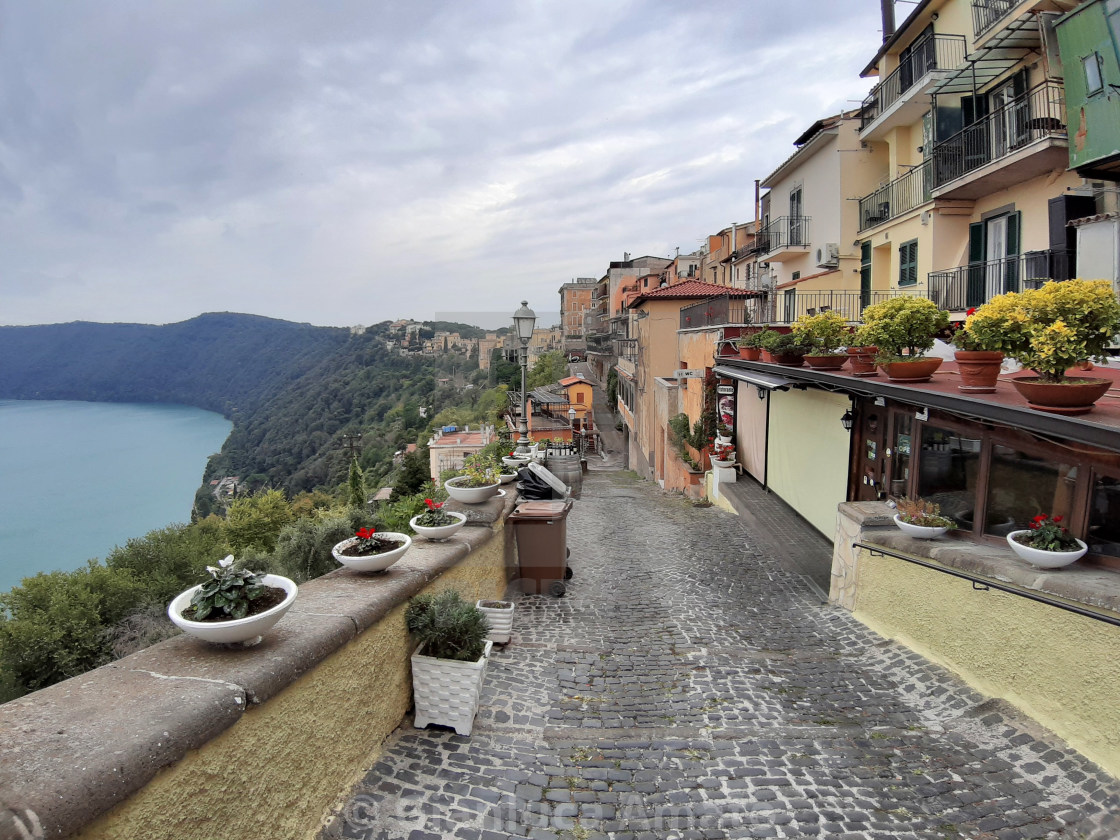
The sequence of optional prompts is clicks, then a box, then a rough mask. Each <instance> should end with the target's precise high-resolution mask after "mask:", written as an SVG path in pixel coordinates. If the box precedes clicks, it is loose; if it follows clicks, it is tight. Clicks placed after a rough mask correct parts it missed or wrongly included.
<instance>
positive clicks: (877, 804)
mask: <svg viewBox="0 0 1120 840" xmlns="http://www.w3.org/2000/svg"><path fill="white" fill-rule="evenodd" d="M787 516H788V517H792V518H791V519H788V521H783V522H781V523H779V524H780V525H781V526H782V527H783V528H787V529H793V528H794V527H795V526H796V522H797V520H796V517H793V516H792V514H787ZM569 545H570V547H571V550H572V566H573V568H574V569H575V578H574V579H573V580H572V581H571V586H570V588H569V590H568V595H567V597H565V598H563V599H553V598H550V597H547V596H537V595H533V596H525V597H522V598H520V599H519V600H518V602H517V613H516V617H515V622H514V631H515V632H514V638H513V641H512V642H511V644H510V645H509V646H507V647H506V648H505V649H502V650H497V651H496V652H495V653H494V654H493V656H492V659H491V663H490V666H489V671H488V674H487V681H486V687H485V692H484V698H483V703H482V710H481V711H480V713H479V716H478V720H477V722H476V724H475V729H474V733H473V734H472V736H471V737H470V738H462V737H459V736H457V735H455V734H454V733H453V732H451V731H449V730H443V729H440V728H437V727H429V728H428V729H427V730H416V729H413V728H412V726H411V721H406V722H405V724H404V725H403V726H402V727H401V728H400V729H398V730H397V731H396V732H395V733H394V734H393V735H392V736H391V737H390V739H389V741H388V743H387V744H386V749H385V752H384V754H383V755H382V756H381V758H380V760H379V761H378V762H377V763H376V764H375V766H374V767H373V768H371V770H370V773H369V774H368V775H367V776H366V778H365V780H364V781H363V782H362V783H361V784H360V785H359V787H358V788H357V789H356V790H355V791H353V793H352V795H351V798H350V800H349V802H348V803H347V805H346V807H345V808H344V809H343V811H342V813H341V814H340V815H339V817H338V818H337V819H336V820H335V821H334V822H333V823H332V824H331V825H330V826H329V827H328V828H327V829H325V830H324V833H323V837H324V838H335V837H346V838H367V840H389V838H394V839H395V838H408V840H441V838H458V840H501V838H511V837H516V838H523V837H528V838H541V839H542V840H557V838H573V840H591V838H603V837H610V838H618V840H622V838H626V840H638V838H651V840H652V839H653V838H658V839H660V838H745V837H829V838H832V837H840V838H846V840H859V839H861V838H883V840H887V838H891V840H895V838H899V840H909V839H910V838H923V840H926V839H928V840H935V838H936V839H937V840H956V838H966V837H967V838H986V839H987V840H1016V839H1017V838H1035V837H1061V838H1069V840H1072V838H1082V837H1085V838H1093V840H1098V839H1099V840H1104V838H1112V837H1115V836H1117V834H1118V832H1117V830H1116V827H1115V825H1114V826H1113V829H1112V830H1109V829H1104V828H1101V827H1099V826H1098V825H1097V823H1098V822H1099V821H1101V820H1104V819H1107V818H1108V817H1106V816H1101V815H1102V814H1105V813H1107V810H1108V809H1111V810H1112V811H1113V812H1117V811H1118V802H1120V799H1118V793H1117V786H1116V783H1115V781H1114V780H1112V779H1111V778H1109V777H1107V776H1104V775H1103V774H1101V773H1100V771H1099V770H1097V769H1096V768H1095V767H1094V766H1093V765H1091V764H1089V763H1088V762H1086V761H1085V760H1084V759H1082V758H1081V757H1080V756H1078V755H1077V754H1076V753H1074V752H1072V751H1071V750H1069V749H1068V748H1067V747H1065V746H1064V745H1063V744H1062V743H1060V742H1058V741H1057V740H1056V739H1054V738H1053V736H1050V735H1048V734H1046V733H1045V732H1041V731H1039V730H1038V729H1036V728H1034V727H1032V726H1031V725H1028V724H1026V723H1024V722H1022V721H1019V720H1017V719H1016V718H1015V716H1014V715H1013V714H1012V713H1010V712H1008V711H1007V710H1006V709H1005V708H1004V707H1003V706H1002V704H1000V703H998V702H994V701H988V702H984V701H983V698H981V697H979V696H978V695H976V694H975V693H973V692H972V691H971V690H969V689H968V688H966V687H965V686H963V685H962V684H961V683H959V682H958V681H957V680H955V679H954V678H953V677H952V676H951V675H949V674H948V673H947V672H945V671H943V670H941V669H940V668H937V667H935V666H933V665H931V664H929V663H928V662H926V661H925V660H924V659H922V658H921V657H919V656H917V655H916V654H913V653H911V652H909V651H907V650H906V649H904V648H902V647H899V646H897V645H895V644H893V643H889V642H886V641H884V640H882V639H881V638H880V637H878V636H876V635H875V634H873V633H871V632H870V631H869V630H868V629H866V628H865V627H864V626H863V625H861V624H859V623H858V622H857V621H855V620H854V619H853V618H852V617H851V616H850V615H849V614H848V613H847V612H845V611H844V610H841V609H839V608H837V607H833V606H829V605H825V604H822V603H821V600H820V597H819V595H818V594H817V593H816V592H815V591H814V590H813V589H812V588H811V587H810V586H809V585H808V584H807V583H806V581H805V578H804V576H802V575H800V574H798V573H796V572H794V571H790V570H789V569H787V568H785V567H784V566H783V562H782V558H780V557H777V556H775V552H774V551H772V550H771V549H769V548H766V547H765V546H764V545H763V544H762V543H761V542H760V541H759V539H758V537H757V535H756V534H755V533H753V532H752V529H751V528H750V527H749V526H748V525H747V524H745V523H744V521H743V520H741V519H740V518H738V517H736V516H734V515H732V514H728V513H725V512H723V511H721V510H719V509H717V508H697V507H693V506H692V505H691V504H689V503H687V502H685V501H683V500H682V499H680V498H679V497H674V496H670V495H667V494H664V493H662V492H661V491H660V490H658V489H657V488H656V486H655V485H652V484H650V483H648V482H640V481H638V480H637V479H635V478H634V477H633V475H632V474H630V473H623V472H614V473H610V472H599V473H594V474H591V475H588V476H586V480H585V483H584V495H583V500H582V501H580V502H578V503H577V504H576V505H575V508H574V510H573V513H572V515H571V517H570V519H569Z"/></svg>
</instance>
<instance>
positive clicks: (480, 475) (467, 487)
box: [443, 458, 501, 505]
mask: <svg viewBox="0 0 1120 840" xmlns="http://www.w3.org/2000/svg"><path fill="white" fill-rule="evenodd" d="M500 485H501V481H500V480H499V478H498V473H497V471H496V470H494V469H493V468H492V467H489V466H487V465H486V464H481V463H479V462H478V461H477V460H472V459H471V458H467V462H466V464H465V465H464V466H463V471H462V473H461V474H459V475H457V476H455V477H454V478H449V479H448V480H447V481H445V482H444V483H443V486H444V487H445V488H446V489H447V492H448V494H449V495H450V496H451V498H452V499H454V500H455V501H457V502H462V503H463V504H466V505H477V504H480V503H482V502H485V501H486V500H487V499H489V498H490V497H491V496H495V495H497V493H498V487H499V486H500Z"/></svg>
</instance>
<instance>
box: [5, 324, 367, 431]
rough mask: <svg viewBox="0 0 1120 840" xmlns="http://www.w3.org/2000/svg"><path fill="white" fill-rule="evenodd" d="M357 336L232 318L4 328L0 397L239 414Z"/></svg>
mask: <svg viewBox="0 0 1120 840" xmlns="http://www.w3.org/2000/svg"><path fill="white" fill-rule="evenodd" d="M349 337H350V332H349V330H346V329H340V328H336V327H313V326H311V325H310V324H293V323H291V322H288V321H278V320H275V319H272V318H262V317H260V316H257V315H239V314H235V313H229V312H221V313H209V314H206V315H200V316H198V317H197V318H192V319H190V320H189V321H183V322H181V323H178V324H165V325H162V326H154V325H150V324H92V323H86V322H81V321H78V322H74V323H70V324H49V325H45V326H35V327H0V398H2V399H25V400H90V401H96V402H159V403H180V404H183V405H194V406H198V407H199V408H206V409H209V410H211V411H217V412H220V413H222V414H225V415H227V416H231V415H232V412H233V411H234V410H237V409H239V410H249V409H251V408H253V407H254V406H255V405H257V404H259V403H260V402H263V401H264V400H267V399H268V398H269V397H271V396H273V395H274V394H275V393H276V392H277V390H279V389H280V388H282V387H283V386H284V385H285V384H286V383H288V382H291V381H293V380H294V379H297V378H299V377H300V376H302V375H303V374H305V373H306V372H307V371H308V370H310V369H311V368H313V367H315V366H316V365H318V364H320V363H321V362H322V361H323V360H324V359H326V358H328V357H330V356H331V355H333V354H335V353H336V352H337V351H338V350H339V349H340V348H341V347H342V346H343V345H345V344H346V342H347V340H348V339H349Z"/></svg>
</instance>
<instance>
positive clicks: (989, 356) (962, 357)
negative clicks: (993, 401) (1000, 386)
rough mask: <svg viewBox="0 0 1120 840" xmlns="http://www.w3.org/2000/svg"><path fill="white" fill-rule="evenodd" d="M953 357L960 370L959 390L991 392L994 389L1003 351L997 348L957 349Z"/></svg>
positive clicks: (973, 392) (969, 392) (980, 392)
mask: <svg viewBox="0 0 1120 840" xmlns="http://www.w3.org/2000/svg"><path fill="white" fill-rule="evenodd" d="M953 358H954V359H955V360H956V362H957V367H958V368H960V372H961V384H960V385H958V386H957V388H958V389H959V390H961V391H964V392H965V393H968V394H991V393H992V392H993V391H995V389H996V380H997V379H999V366H1000V364H1002V363H1003V353H1001V352H999V351H998V350H958V351H957V352H956V353H954V354H953Z"/></svg>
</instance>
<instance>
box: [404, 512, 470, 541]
mask: <svg viewBox="0 0 1120 840" xmlns="http://www.w3.org/2000/svg"><path fill="white" fill-rule="evenodd" d="M423 515H424V514H419V515H418V516H414V517H412V519H410V520H408V524H409V526H410V527H411V528H412V530H413V531H415V532H416V534H417V536H421V537H423V538H424V539H426V540H445V539H447V538H448V537H450V536H451V535H452V534H454V533H455V532H456V531H458V530H459V529H460V528H462V527H463V526H464V525H465V524H466V522H467V515H466V514H465V513H455V512H454V511H450V510H449V511H447V515H448V516H454V517H455V518H456V519H458V520H459V521H458V522H453V523H452V524H450V525H437V526H436V527H434V528H433V527H430V526H426V525H417V524H416V520H417V519H419V518H420V517H421V516H423Z"/></svg>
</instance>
